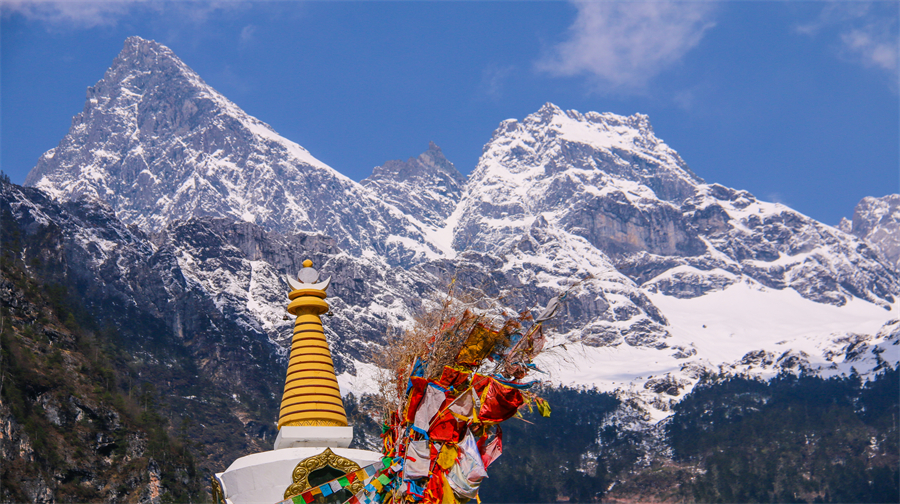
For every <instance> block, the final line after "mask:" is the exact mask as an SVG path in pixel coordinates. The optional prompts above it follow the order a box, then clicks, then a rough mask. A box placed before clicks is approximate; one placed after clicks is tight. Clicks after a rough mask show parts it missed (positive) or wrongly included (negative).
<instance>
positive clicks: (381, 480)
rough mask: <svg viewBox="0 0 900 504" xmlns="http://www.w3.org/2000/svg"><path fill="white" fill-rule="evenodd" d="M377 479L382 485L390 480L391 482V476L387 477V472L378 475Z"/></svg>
mask: <svg viewBox="0 0 900 504" xmlns="http://www.w3.org/2000/svg"><path fill="white" fill-rule="evenodd" d="M378 481H379V482H380V483H381V484H382V485H388V484H390V482H391V478H388V477H387V474H382V475H381V476H379V477H378Z"/></svg>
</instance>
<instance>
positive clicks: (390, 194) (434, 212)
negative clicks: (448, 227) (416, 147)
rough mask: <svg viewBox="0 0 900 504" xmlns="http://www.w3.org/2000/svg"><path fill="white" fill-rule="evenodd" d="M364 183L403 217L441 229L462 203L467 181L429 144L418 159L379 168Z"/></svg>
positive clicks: (439, 150) (431, 143)
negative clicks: (461, 199)
mask: <svg viewBox="0 0 900 504" xmlns="http://www.w3.org/2000/svg"><path fill="white" fill-rule="evenodd" d="M361 183H362V184H363V185H364V186H366V187H367V188H369V189H370V190H371V191H372V192H374V193H375V194H377V195H378V196H379V197H381V198H382V199H384V200H385V201H387V202H388V203H390V204H392V205H394V206H395V207H397V208H399V209H400V210H402V211H403V213H404V214H406V215H408V216H411V217H414V218H416V219H418V220H420V221H421V222H422V223H423V224H425V225H427V226H428V227H429V228H431V229H440V228H443V227H444V222H445V221H446V220H447V217H449V216H450V214H451V213H453V210H454V209H455V208H456V205H457V204H458V203H459V198H460V195H461V194H462V189H463V186H464V185H465V183H466V178H465V177H463V176H462V174H461V173H459V171H458V170H457V169H456V167H455V166H453V163H451V162H450V161H448V160H447V158H446V157H444V153H443V152H441V148H440V147H438V146H437V145H435V143H434V142H429V144H428V150H427V151H425V152H423V153H422V154H420V155H419V156H418V157H415V158H409V159H408V160H406V161H400V160H394V161H388V162H387V163H385V164H384V165H382V166H376V167H375V169H374V170H373V171H372V175H369V176H368V177H367V178H365V179H363V180H362V182H361Z"/></svg>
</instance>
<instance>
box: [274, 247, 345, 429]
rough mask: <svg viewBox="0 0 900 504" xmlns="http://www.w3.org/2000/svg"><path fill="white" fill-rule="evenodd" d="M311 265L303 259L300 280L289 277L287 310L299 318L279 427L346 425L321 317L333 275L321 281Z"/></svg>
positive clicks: (326, 308)
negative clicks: (296, 280) (289, 290)
mask: <svg viewBox="0 0 900 504" xmlns="http://www.w3.org/2000/svg"><path fill="white" fill-rule="evenodd" d="M312 265H313V264H312V261H310V260H309V259H307V260H305V261H303V269H302V270H300V274H299V275H298V276H297V279H298V280H299V282H295V281H293V280H291V279H290V278H288V283H289V284H290V286H291V292H290V294H288V298H289V299H290V300H291V302H290V304H288V307H287V311H288V313H290V314H291V315H295V316H296V317H297V320H296V321H295V322H294V338H293V340H292V342H291V357H290V361H289V362H288V369H287V379H286V380H285V383H284V395H283V396H282V399H281V415H280V416H279V418H278V429H279V430H280V429H281V428H282V427H285V426H323V427H326V426H334V427H344V426H346V425H347V414H346V412H345V411H344V402H343V401H342V400H341V391H340V389H339V388H338V382H337V377H336V376H335V374H334V363H333V362H332V360H331V351H330V350H329V349H328V342H327V341H325V331H324V330H323V329H322V319H321V318H320V315H322V314H323V313H327V312H328V303H326V302H325V297H326V294H325V289H327V288H328V284H329V283H330V282H331V278H330V277H329V278H328V279H327V280H325V281H324V282H319V273H318V272H317V271H316V270H315V269H313V267H312Z"/></svg>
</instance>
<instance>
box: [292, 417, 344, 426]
mask: <svg viewBox="0 0 900 504" xmlns="http://www.w3.org/2000/svg"><path fill="white" fill-rule="evenodd" d="M346 426H347V424H346V423H343V422H338V421H337V420H329V419H327V418H315V419H312V420H291V421H290V422H285V423H284V425H282V427H346Z"/></svg>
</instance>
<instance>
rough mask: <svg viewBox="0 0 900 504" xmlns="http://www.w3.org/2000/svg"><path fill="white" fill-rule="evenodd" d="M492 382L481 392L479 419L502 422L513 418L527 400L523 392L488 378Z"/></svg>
mask: <svg viewBox="0 0 900 504" xmlns="http://www.w3.org/2000/svg"><path fill="white" fill-rule="evenodd" d="M488 380H490V383H488V385H487V387H485V391H484V392H483V393H482V394H481V409H479V410H478V419H479V420H481V421H483V422H491V423H500V422H502V421H504V420H507V419H509V418H511V417H512V416H513V415H515V414H516V411H518V409H519V406H521V405H522V404H523V403H524V402H525V401H524V399H522V393H521V392H519V391H518V390H517V389H515V388H513V387H508V386H506V385H503V384H502V383H500V382H498V381H497V380H494V379H492V378H488Z"/></svg>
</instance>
